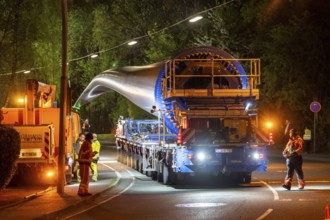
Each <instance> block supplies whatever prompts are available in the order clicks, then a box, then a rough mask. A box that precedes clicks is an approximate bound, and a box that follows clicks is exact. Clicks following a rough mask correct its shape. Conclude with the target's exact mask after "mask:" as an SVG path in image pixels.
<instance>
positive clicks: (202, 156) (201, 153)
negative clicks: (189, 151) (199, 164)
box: [196, 152, 206, 160]
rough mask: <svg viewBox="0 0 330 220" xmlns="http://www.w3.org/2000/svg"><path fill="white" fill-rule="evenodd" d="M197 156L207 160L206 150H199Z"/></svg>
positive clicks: (199, 158)
mask: <svg viewBox="0 0 330 220" xmlns="http://www.w3.org/2000/svg"><path fill="white" fill-rule="evenodd" d="M196 156H197V159H198V160H205V158H206V155H205V153H204V152H198V153H197V155H196Z"/></svg>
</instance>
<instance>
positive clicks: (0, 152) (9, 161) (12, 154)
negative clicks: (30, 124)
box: [0, 125, 21, 189]
mask: <svg viewBox="0 0 330 220" xmlns="http://www.w3.org/2000/svg"><path fill="white" fill-rule="evenodd" d="M20 140H21V139H20V137H19V133H18V132H17V131H16V130H15V129H13V128H9V127H5V126H1V125H0V143H1V144H0V169H1V175H0V189H3V188H5V187H6V186H7V185H8V183H9V182H10V180H11V178H12V177H13V175H14V174H15V171H16V166H15V163H16V160H17V159H18V157H19V152H20Z"/></svg>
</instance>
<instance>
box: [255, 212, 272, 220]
mask: <svg viewBox="0 0 330 220" xmlns="http://www.w3.org/2000/svg"><path fill="white" fill-rule="evenodd" d="M272 211H273V209H268V210H267V211H265V212H264V213H263V214H262V215H261V216H259V218H257V219H256V220H261V219H264V218H265V217H266V216H267V215H269V214H270V213H271V212H272Z"/></svg>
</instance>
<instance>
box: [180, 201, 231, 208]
mask: <svg viewBox="0 0 330 220" xmlns="http://www.w3.org/2000/svg"><path fill="white" fill-rule="evenodd" d="M225 205H227V204H226V203H205V202H197V203H183V204H176V205H175V206H176V207H180V208H182V207H183V208H206V207H219V206H225Z"/></svg>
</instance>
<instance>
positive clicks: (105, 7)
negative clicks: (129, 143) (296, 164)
mask: <svg viewBox="0 0 330 220" xmlns="http://www.w3.org/2000/svg"><path fill="white" fill-rule="evenodd" d="M226 2H227V3H228V2H230V3H228V4H226V5H225V6H223V7H216V8H214V9H213V10H209V11H207V12H205V13H203V16H204V19H203V20H201V21H200V22H197V23H194V24H190V23H189V24H188V22H186V21H184V22H182V20H183V19H185V18H187V17H189V16H192V15H194V14H196V13H197V12H201V11H203V10H205V9H208V8H212V7H215V6H219V5H220V4H223V3H226ZM329 4H330V3H329V2H328V1H326V0H319V1H313V0H300V1H298V0H290V1H285V0H277V1H274V0H246V1H242V0H236V1H226V0H205V1H198V0H182V1H173V0H164V1H160V0H141V1H129V0H113V1H104V0H93V1H91V0H70V1H69V59H70V62H69V76H70V83H71V87H72V91H73V93H72V97H73V101H75V100H76V99H77V98H78V97H79V96H80V94H81V92H82V91H83V90H84V88H85V87H86V86H87V85H88V83H89V82H90V81H91V79H93V77H94V76H96V75H98V74H100V73H102V72H103V71H105V70H107V69H111V68H116V67H122V66H129V65H146V64H150V63H154V62H158V61H162V60H166V59H168V58H170V57H171V56H173V55H174V54H176V53H178V52H180V51H181V50H183V49H186V48H189V47H192V46H199V45H210V46H215V47H220V48H222V49H224V50H225V51H227V52H229V53H231V54H232V55H233V56H234V57H240V58H248V57H253V58H258V57H260V58H261V61H262V84H261V85H260V88H261V102H260V104H261V105H260V110H261V115H262V116H263V118H273V119H275V120H276V121H278V123H277V132H278V134H277V136H280V135H281V132H282V131H281V123H282V122H284V120H285V119H290V120H291V121H293V122H294V124H295V125H296V127H297V128H298V129H299V130H300V132H301V131H302V130H303V128H304V126H306V125H307V126H309V127H310V128H311V127H312V125H313V123H312V122H313V114H312V113H311V112H310V110H309V104H310V103H311V102H312V101H319V102H320V103H321V104H322V110H321V112H320V113H318V123H317V125H318V126H317V134H318V135H317V142H318V143H319V146H322V147H323V148H324V149H320V150H330V144H328V143H330V141H329V138H328V137H327V135H324V134H326V132H327V131H328V130H329V121H330V117H329V115H330V114H329V112H328V111H329V110H328V109H330V108H329V105H330V100H329V98H328V97H330V95H329V87H328V84H329V77H328V76H327V74H328V72H329V64H328V62H327V60H328V53H327V52H328V50H329V41H328V40H327V39H328V38H329V26H330V21H329V17H328V11H329ZM0 6H1V7H0V10H1V13H0V77H1V80H0V84H1V86H2V88H3V89H4V91H5V92H4V94H6V91H9V90H11V92H10V93H11V94H12V93H14V92H16V91H15V90H19V89H18V88H22V86H19V85H21V84H20V82H21V81H22V79H25V78H27V77H29V78H37V79H38V80H40V81H45V82H46V83H52V84H56V85H58V86H59V82H60V65H59V64H60V56H61V54H60V53H61V45H60V44H61V33H60V32H61V26H60V25H61V14H60V6H59V1H51V0H44V1H41V2H40V1H38V0H23V1H22V0H2V1H0ZM173 24H177V25H174V26H173ZM140 36H142V38H138V39H137V40H138V41H139V44H137V45H134V46H133V47H127V46H126V43H127V41H129V40H131V39H134V38H137V37H140ZM92 53H98V54H99V57H98V58H96V59H91V58H90V56H88V55H90V54H92ZM76 58H79V59H76ZM31 67H42V68H40V69H35V70H34V71H32V72H31V74H29V75H25V74H21V73H19V74H17V73H15V74H11V75H4V73H14V72H17V71H18V70H23V69H28V68H31ZM8 82H11V83H8ZM7 93H8V92H7ZM8 94H9V93H8ZM5 97H6V96H1V97H0V105H1V106H3V105H4V103H5V101H6V98H5ZM119 115H124V116H130V117H136V118H137V117H150V116H149V115H148V113H145V112H143V111H142V110H138V109H137V108H136V106H135V105H134V104H132V103H130V102H129V101H128V100H126V99H125V98H124V97H122V96H120V95H118V94H115V93H109V94H108V95H105V96H103V97H99V98H98V99H96V100H95V101H93V102H92V103H90V104H89V105H87V106H86V107H84V108H83V109H82V110H81V116H82V117H83V118H87V117H88V118H90V119H91V120H90V121H91V123H92V126H93V127H94V128H95V130H94V131H95V132H110V131H112V130H113V129H114V126H115V123H116V120H117V118H118V116H119ZM97 116H100V117H97ZM275 137H276V135H275Z"/></svg>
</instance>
